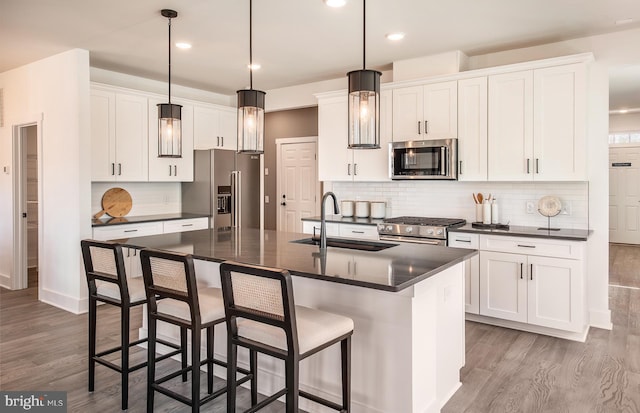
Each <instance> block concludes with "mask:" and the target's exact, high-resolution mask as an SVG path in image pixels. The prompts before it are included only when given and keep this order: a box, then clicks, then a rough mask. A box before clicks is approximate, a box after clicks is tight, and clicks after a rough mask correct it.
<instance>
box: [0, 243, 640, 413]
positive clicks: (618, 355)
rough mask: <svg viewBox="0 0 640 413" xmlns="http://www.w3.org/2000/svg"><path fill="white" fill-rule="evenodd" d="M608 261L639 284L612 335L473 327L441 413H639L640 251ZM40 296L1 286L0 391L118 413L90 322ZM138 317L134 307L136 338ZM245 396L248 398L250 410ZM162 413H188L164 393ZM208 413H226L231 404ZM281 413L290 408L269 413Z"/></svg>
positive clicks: (106, 332)
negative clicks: (91, 369)
mask: <svg viewBox="0 0 640 413" xmlns="http://www.w3.org/2000/svg"><path fill="white" fill-rule="evenodd" d="M610 255H611V262H610V274H611V275H610V278H611V283H612V284H617V285H628V286H631V287H632V288H624V287H620V286H611V287H610V288H609V298H610V307H611V311H612V322H613V325H614V326H613V330H611V331H608V330H601V329H591V331H590V333H589V336H588V338H587V341H586V342H585V343H577V342H572V341H567V340H561V339H556V338H552V337H547V336H542V335H537V334H531V333H525V332H519V331H515V330H509V329H505V328H500V327H493V326H488V325H484V324H478V323H472V322H467V325H466V346H467V347H466V366H465V367H464V368H463V369H462V371H461V379H462V387H461V388H460V389H459V390H458V391H457V392H456V394H455V395H454V396H453V397H452V399H451V400H450V401H449V402H448V403H447V404H446V405H445V406H444V408H443V409H442V411H443V412H445V413H461V412H469V413H486V412H496V413H502V412H540V413H547V412H576V413H586V412H594V413H595V412H598V413H600V412H602V413H636V412H638V413H640V288H638V287H640V246H626V245H615V244H612V245H611V254H610ZM36 295H37V288H36V287H35V284H34V283H30V288H28V289H26V290H21V291H8V290H5V289H0V389H2V390H66V391H67V392H68V400H69V406H70V408H69V411H70V412H118V411H120V408H119V403H120V384H119V379H118V376H117V374H116V373H115V372H113V371H111V370H108V369H106V368H103V367H100V366H99V367H98V368H97V370H96V372H97V377H96V391H95V392H93V393H89V392H87V389H86V383H87V382H86V375H87V373H86V369H87V358H86V354H87V343H86V341H87V339H86V337H87V326H86V324H87V317H86V315H73V314H70V313H68V312H65V311H62V310H59V309H56V308H54V307H51V306H49V305H47V304H44V303H41V302H38V301H37V299H36ZM114 310H115V309H113V308H110V306H102V308H100V310H99V315H98V317H99V320H101V322H100V328H99V331H98V335H99V337H101V339H100V342H99V346H102V348H105V347H110V346H113V345H116V344H117V341H118V333H117V331H118V325H119V317H118V313H117V311H114ZM140 319H141V313H140V311H139V310H136V311H135V312H134V315H133V316H132V320H138V322H137V323H136V322H133V323H132V330H134V334H137V328H138V327H139V326H140ZM138 354H139V355H140V356H144V352H142V351H140V352H139V353H138ZM172 367H173V366H172ZM203 378H204V376H203ZM145 381H146V375H145V370H142V371H138V372H135V373H132V376H131V383H130V395H131V396H130V407H129V411H130V412H144V411H145V388H146V387H145ZM223 385H224V381H222V380H218V382H217V383H216V387H217V386H223ZM176 386H178V387H179V386H181V384H177V385H176ZM203 392H204V390H203ZM203 394H204V393H203ZM246 398H247V394H246V392H242V394H241V395H240V397H239V400H240V403H243V405H244V407H246V406H247V404H246ZM239 407H240V406H239ZM156 410H157V411H158V412H187V411H189V409H188V408H187V407H186V406H184V405H182V404H180V403H177V402H174V401H172V400H170V399H168V398H166V397H164V396H162V395H157V396H156ZM203 411H206V412H223V411H225V404H224V398H222V399H221V400H218V401H215V402H213V403H212V404H208V405H206V406H205V408H204V409H203ZM280 411H284V408H283V406H282V404H279V405H275V406H272V408H271V409H269V410H265V413H272V412H280ZM388 413H403V412H388Z"/></svg>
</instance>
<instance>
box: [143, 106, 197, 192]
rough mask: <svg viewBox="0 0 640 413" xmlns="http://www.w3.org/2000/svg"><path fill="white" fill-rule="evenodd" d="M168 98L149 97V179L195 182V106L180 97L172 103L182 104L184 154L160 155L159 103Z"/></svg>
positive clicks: (153, 180)
mask: <svg viewBox="0 0 640 413" xmlns="http://www.w3.org/2000/svg"><path fill="white" fill-rule="evenodd" d="M166 102H167V101H166V100H160V99H149V134H148V140H149V152H148V157H149V181H151V182H193V106H192V105H190V104H189V103H187V102H184V101H181V100H179V99H174V100H172V102H171V103H174V104H177V105H182V122H181V124H182V156H181V157H180V158H159V157H158V104H160V103H166Z"/></svg>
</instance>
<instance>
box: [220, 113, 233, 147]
mask: <svg viewBox="0 0 640 413" xmlns="http://www.w3.org/2000/svg"><path fill="white" fill-rule="evenodd" d="M218 115H219V119H220V120H219V123H218V124H219V130H218V134H219V136H220V149H227V150H230V151H235V150H237V149H238V112H237V110H236V109H233V108H231V109H226V108H224V109H219V111H218Z"/></svg>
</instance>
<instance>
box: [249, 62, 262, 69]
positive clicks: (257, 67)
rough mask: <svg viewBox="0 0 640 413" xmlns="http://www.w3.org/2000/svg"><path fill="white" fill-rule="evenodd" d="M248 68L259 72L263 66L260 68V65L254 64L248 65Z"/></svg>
mask: <svg viewBox="0 0 640 413" xmlns="http://www.w3.org/2000/svg"><path fill="white" fill-rule="evenodd" d="M247 67H248V68H249V69H251V70H258V69H260V68H261V67H262V66H260V64H259V63H254V64H251V65H247Z"/></svg>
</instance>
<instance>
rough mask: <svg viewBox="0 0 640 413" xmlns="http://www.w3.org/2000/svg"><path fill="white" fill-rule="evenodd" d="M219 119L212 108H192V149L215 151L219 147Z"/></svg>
mask: <svg viewBox="0 0 640 413" xmlns="http://www.w3.org/2000/svg"><path fill="white" fill-rule="evenodd" d="M219 129H220V117H219V115H218V111H217V110H215V109H214V108H212V107H206V106H195V107H194V108H193V147H194V149H198V150H200V149H202V150H206V149H215V148H217V147H218V146H220V135H219V133H218V130H219Z"/></svg>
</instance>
